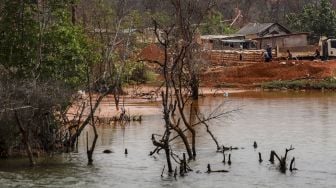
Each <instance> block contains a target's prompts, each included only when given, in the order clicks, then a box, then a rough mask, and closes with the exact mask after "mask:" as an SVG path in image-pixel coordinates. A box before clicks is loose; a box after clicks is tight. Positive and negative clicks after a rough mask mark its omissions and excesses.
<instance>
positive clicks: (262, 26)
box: [237, 23, 275, 35]
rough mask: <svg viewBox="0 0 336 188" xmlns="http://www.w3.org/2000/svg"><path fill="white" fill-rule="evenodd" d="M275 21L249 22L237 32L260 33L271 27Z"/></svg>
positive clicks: (245, 33)
mask: <svg viewBox="0 0 336 188" xmlns="http://www.w3.org/2000/svg"><path fill="white" fill-rule="evenodd" d="M273 24H275V23H249V24H247V25H245V26H244V27H243V28H241V29H240V30H239V31H238V32H237V34H241V35H251V34H258V33H261V32H263V31H265V30H266V29H267V28H269V27H271V26H272V25H273Z"/></svg>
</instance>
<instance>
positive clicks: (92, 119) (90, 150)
mask: <svg viewBox="0 0 336 188" xmlns="http://www.w3.org/2000/svg"><path fill="white" fill-rule="evenodd" d="M87 82H88V90H89V100H90V118H91V125H92V127H93V132H94V139H93V142H92V145H91V148H90V149H89V138H88V137H89V136H88V133H86V141H87V146H86V149H87V157H88V164H89V165H92V163H93V158H92V156H93V152H94V149H95V147H96V143H97V139H98V133H97V128H96V124H95V121H94V111H93V106H92V94H91V87H90V75H89V67H88V68H87Z"/></svg>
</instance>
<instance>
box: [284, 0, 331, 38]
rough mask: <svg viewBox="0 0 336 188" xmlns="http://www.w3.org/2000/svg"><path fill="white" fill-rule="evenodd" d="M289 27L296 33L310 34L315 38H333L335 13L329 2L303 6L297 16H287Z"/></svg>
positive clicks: (323, 1) (327, 0)
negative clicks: (304, 32) (296, 31)
mask: <svg viewBox="0 0 336 188" xmlns="http://www.w3.org/2000/svg"><path fill="white" fill-rule="evenodd" d="M287 19H288V22H289V24H290V25H291V27H292V28H293V29H295V30H298V31H306V32H312V33H313V34H314V35H315V36H327V37H329V36H335V34H336V12H335V10H334V9H333V7H332V4H331V1H330V0H321V1H320V3H319V4H308V5H306V6H304V8H303V10H302V12H301V13H299V14H289V15H288V16H287Z"/></svg>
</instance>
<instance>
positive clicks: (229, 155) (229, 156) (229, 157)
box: [228, 153, 231, 165]
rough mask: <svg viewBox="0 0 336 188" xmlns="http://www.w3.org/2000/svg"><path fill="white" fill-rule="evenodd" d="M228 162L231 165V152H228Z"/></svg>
mask: <svg viewBox="0 0 336 188" xmlns="http://www.w3.org/2000/svg"><path fill="white" fill-rule="evenodd" d="M228 164H229V165H231V153H230V154H229V161H228Z"/></svg>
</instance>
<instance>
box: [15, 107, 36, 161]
mask: <svg viewBox="0 0 336 188" xmlns="http://www.w3.org/2000/svg"><path fill="white" fill-rule="evenodd" d="M14 116H15V120H16V123H17V125H18V127H19V129H20V133H21V134H22V142H23V144H24V145H25V148H26V153H27V156H28V158H29V164H30V166H34V165H35V161H34V157H33V152H32V149H31V146H30V143H29V137H28V132H27V131H26V130H25V129H24V128H23V125H22V123H21V121H20V118H19V115H18V113H17V111H16V110H15V111H14Z"/></svg>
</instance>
